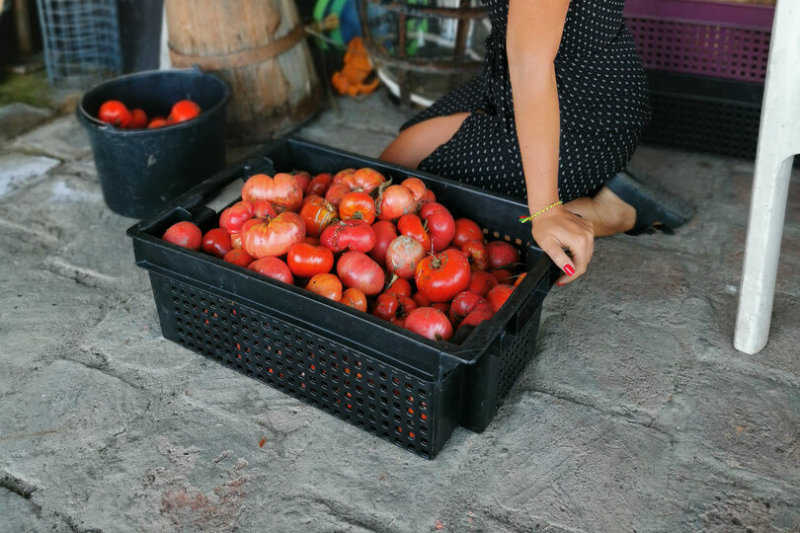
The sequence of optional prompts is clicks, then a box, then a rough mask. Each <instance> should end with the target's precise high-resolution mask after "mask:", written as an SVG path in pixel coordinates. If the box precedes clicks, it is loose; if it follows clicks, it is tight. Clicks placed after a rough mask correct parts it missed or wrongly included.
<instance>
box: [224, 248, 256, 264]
mask: <svg viewBox="0 0 800 533" xmlns="http://www.w3.org/2000/svg"><path fill="white" fill-rule="evenodd" d="M222 260H223V261H227V262H228V263H233V264H234V265H239V266H240V267H245V268H247V266H248V265H249V264H250V263H252V262H253V257H252V256H251V255H250V254H248V253H247V252H246V251H245V250H244V248H234V249H233V250H231V251H230V252H228V253H227V254H225V257H223V258H222Z"/></svg>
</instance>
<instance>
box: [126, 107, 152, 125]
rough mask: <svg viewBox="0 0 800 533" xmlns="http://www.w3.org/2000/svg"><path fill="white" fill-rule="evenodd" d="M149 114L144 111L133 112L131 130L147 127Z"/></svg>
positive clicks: (136, 110)
mask: <svg viewBox="0 0 800 533" xmlns="http://www.w3.org/2000/svg"><path fill="white" fill-rule="evenodd" d="M147 122H148V121H147V113H145V112H144V110H143V109H139V108H136V109H134V110H132V111H131V123H130V124H128V127H129V128H130V129H141V128H145V127H147Z"/></svg>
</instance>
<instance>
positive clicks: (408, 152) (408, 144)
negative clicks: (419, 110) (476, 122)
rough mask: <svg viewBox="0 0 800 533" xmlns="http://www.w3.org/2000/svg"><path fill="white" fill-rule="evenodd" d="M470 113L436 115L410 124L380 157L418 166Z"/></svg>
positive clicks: (405, 164)
mask: <svg viewBox="0 0 800 533" xmlns="http://www.w3.org/2000/svg"><path fill="white" fill-rule="evenodd" d="M467 116H468V113H456V114H454V115H447V116H441V117H434V118H429V119H427V120H424V121H422V122H418V123H416V124H414V125H413V126H409V127H407V128H406V129H404V130H403V131H401V132H400V134H399V135H398V136H397V137H396V138H395V139H394V141H392V142H391V144H389V146H387V147H386V149H385V150H384V151H383V153H382V154H381V156H380V159H382V160H384V161H388V162H390V163H395V164H397V165H403V166H406V167H410V168H417V166H419V163H420V161H422V160H423V159H425V158H426V157H428V156H429V155H430V154H431V153H433V151H434V150H436V148H438V147H439V146H441V145H443V144H445V143H447V142H448V141H449V140H450V139H452V138H453V136H454V135H455V133H456V132H457V131H458V129H459V128H460V127H461V125H462V124H463V122H464V120H465V119H466V118H467Z"/></svg>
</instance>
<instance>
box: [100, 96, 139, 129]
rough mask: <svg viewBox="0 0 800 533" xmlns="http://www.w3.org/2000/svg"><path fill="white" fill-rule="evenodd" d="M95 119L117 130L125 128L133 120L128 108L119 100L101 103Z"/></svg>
mask: <svg viewBox="0 0 800 533" xmlns="http://www.w3.org/2000/svg"><path fill="white" fill-rule="evenodd" d="M97 118H99V119H100V120H101V121H103V122H105V123H107V124H111V125H112V126H116V127H118V128H127V127H128V126H130V123H131V121H132V120H133V116H132V115H131V112H130V110H129V109H128V107H127V106H126V105H125V104H123V103H122V102H120V101H119V100H106V101H105V102H103V104H102V105H101V106H100V110H99V111H98V112H97Z"/></svg>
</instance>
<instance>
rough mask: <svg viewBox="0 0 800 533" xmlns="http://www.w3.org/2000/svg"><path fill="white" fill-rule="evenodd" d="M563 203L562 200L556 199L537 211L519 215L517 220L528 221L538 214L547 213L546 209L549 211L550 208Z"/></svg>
mask: <svg viewBox="0 0 800 533" xmlns="http://www.w3.org/2000/svg"><path fill="white" fill-rule="evenodd" d="M563 203H564V202H562V201H561V200H557V201H555V202H553V203H552V204H550V205H548V206H547V207H543V208H541V209H539V210H538V211H536V212H535V213H534V214H532V215H528V216H527V217H519V221H520V222H523V223H524V222H530V221H531V220H533V219H534V218H536V217H538V216H539V215H543V214H545V213H547V212H548V211H550V210H551V209H553V208H554V207H558V206H559V205H561V204H563Z"/></svg>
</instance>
